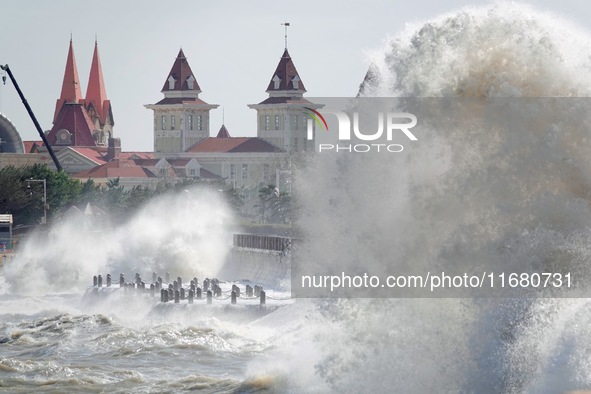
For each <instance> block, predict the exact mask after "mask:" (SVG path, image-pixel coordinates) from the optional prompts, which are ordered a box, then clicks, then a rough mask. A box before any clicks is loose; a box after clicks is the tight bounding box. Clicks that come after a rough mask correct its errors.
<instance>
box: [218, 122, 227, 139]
mask: <svg viewBox="0 0 591 394" xmlns="http://www.w3.org/2000/svg"><path fill="white" fill-rule="evenodd" d="M216 138H230V133H229V132H228V129H226V126H224V125H222V127H221V128H220V131H219V132H218V135H217V137H216Z"/></svg>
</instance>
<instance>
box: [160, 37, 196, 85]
mask: <svg viewBox="0 0 591 394" xmlns="http://www.w3.org/2000/svg"><path fill="white" fill-rule="evenodd" d="M171 91H192V92H195V93H201V88H200V87H199V84H198V83H197V80H196V79H195V76H194V75H193V71H191V67H190V66H189V62H188V61H187V58H186V57H185V54H184V53H183V48H181V49H180V51H179V54H178V56H177V57H176V60H175V61H174V64H173V65H172V68H171V69H170V72H169V73H168V76H167V77H166V81H165V82H164V86H163V87H162V92H171Z"/></svg>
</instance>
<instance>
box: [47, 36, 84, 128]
mask: <svg viewBox="0 0 591 394" xmlns="http://www.w3.org/2000/svg"><path fill="white" fill-rule="evenodd" d="M81 100H82V91H81V90H80V79H79V78H78V69H77V68H76V57H75V56H74V46H73V45H72V40H71V39H70V48H69V49H68V58H67V60H66V70H65V71H64V80H63V82H62V92H61V94H60V98H59V99H58V100H57V103H56V104H55V111H54V115H53V122H54V123H55V121H56V119H57V117H58V115H59V113H60V111H61V109H62V107H63V105H64V104H65V103H79V102H80V101H81Z"/></svg>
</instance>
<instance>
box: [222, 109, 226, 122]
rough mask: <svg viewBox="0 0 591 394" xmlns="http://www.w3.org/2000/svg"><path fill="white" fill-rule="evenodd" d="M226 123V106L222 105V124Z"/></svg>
mask: <svg viewBox="0 0 591 394" xmlns="http://www.w3.org/2000/svg"><path fill="white" fill-rule="evenodd" d="M224 124H226V113H225V110H224V107H222V125H224Z"/></svg>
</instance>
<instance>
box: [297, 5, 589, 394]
mask: <svg viewBox="0 0 591 394" xmlns="http://www.w3.org/2000/svg"><path fill="white" fill-rule="evenodd" d="M588 53H591V36H590V35H589V34H588V33H587V32H585V31H583V30H582V29H579V28H577V27H576V26H573V25H572V24H571V23H569V22H567V21H564V20H561V19H560V18H558V17H557V16H555V15H552V14H548V13H542V12H539V11H536V10H534V9H533V8H531V7H529V6H525V5H519V4H514V3H494V4H492V5H489V6H486V7H474V8H466V9H462V10H460V11H457V12H454V13H450V14H447V15H443V16H441V17H439V18H436V19H434V20H431V21H428V22H425V23H424V24H418V25H414V26H411V27H409V28H408V29H407V30H406V31H404V32H402V33H400V34H399V35H397V36H396V37H394V38H393V39H392V40H391V41H390V42H389V43H388V44H387V45H386V46H385V48H384V49H383V50H381V51H377V52H376V53H375V54H374V58H373V64H372V65H371V67H370V70H369V72H368V75H367V77H366V79H365V81H363V83H362V86H361V88H360V95H362V96H368V97H371V96H397V97H445V98H467V97H472V98H478V99H487V98H491V99H494V98H501V97H511V98H515V99H513V100H517V99H516V98H526V97H587V96H589V93H590V88H591V83H590V82H591V63H590V61H589V57H588V56H587V55H586V54H588ZM524 100H525V99H524ZM515 103H520V101H514V102H512V103H511V104H508V105H512V104H515ZM584 103H586V101H584V100H580V99H579V101H576V100H574V101H570V102H569V101H566V102H564V103H562V105H564V112H562V113H563V114H564V116H563V117H562V118H560V117H559V118H556V117H555V116H554V115H550V114H549V113H544V112H540V113H537V114H532V113H525V112H524V113H523V114H520V113H519V111H518V110H516V111H514V112H513V113H514V116H521V117H522V120H525V119H529V121H530V123H524V124H536V126H537V127H536V129H535V130H531V129H522V128H519V127H516V128H513V129H511V128H498V129H495V128H493V129H490V128H489V129H487V128H483V127H479V126H478V125H477V124H476V125H475V124H474V123H472V122H470V121H469V119H468V118H469V116H474V114H473V113H471V112H467V113H466V119H461V118H460V119H457V122H455V123H454V122H451V121H450V122H448V123H447V124H443V125H441V126H442V127H440V128H437V127H431V128H430V129H429V131H428V132H425V134H423V135H419V136H418V139H419V141H417V142H416V143H412V144H410V143H409V144H406V146H405V151H404V152H403V153H401V154H397V155H390V156H389V157H384V155H379V154H378V155H363V154H357V155H356V154H324V155H318V157H316V158H315V159H314V161H313V162H312V164H311V165H310V166H309V167H307V168H306V169H304V170H302V172H301V174H299V177H298V182H297V187H296V190H298V193H299V195H298V197H299V198H300V199H301V201H302V202H303V206H304V207H305V208H304V210H303V213H302V215H301V217H300V220H299V224H300V226H301V228H302V229H304V232H305V244H306V246H305V247H304V248H303V249H304V250H303V252H302V253H303V256H300V258H303V259H309V260H310V261H312V263H311V264H310V266H311V267H313V266H314V264H316V265H317V266H318V267H327V266H328V267H330V268H331V269H332V270H333V271H334V274H340V272H341V271H342V270H347V269H354V268H355V267H356V268H359V267H363V268H365V269H366V271H367V272H368V273H369V274H372V273H373V272H378V273H387V272H388V271H390V272H392V273H395V270H396V268H397V267H398V266H400V265H405V264H406V265H409V266H413V267H416V268H417V270H418V271H419V272H421V270H425V271H426V270H427V268H440V269H445V268H451V267H453V264H454V262H458V265H459V266H461V267H466V266H469V265H470V263H472V264H473V265H474V266H475V267H479V266H480V264H481V263H483V262H484V263H485V264H487V265H488V266H490V265H491V264H495V265H496V266H497V267H507V268H510V267H512V266H520V267H525V268H528V269H531V270H535V269H536V268H537V269H540V267H543V268H549V267H551V268H552V269H554V270H572V271H573V272H578V273H581V274H588V272H589V268H588V266H589V258H590V257H591V248H590V247H589V240H590V236H591V226H590V224H591V207H590V202H591V162H590V161H589V157H590V156H589V153H591V149H590V145H589V143H590V142H591V139H590V136H589V134H588V133H589V132H588V130H589V124H590V123H589V117H588V115H586V112H585V111H584V110H583V111H580V109H581V108H583V109H584V108H585V107H584V105H585V104H584ZM571 107H573V108H578V109H579V110H575V111H573V112H569V111H570V109H571ZM569 115H572V116H574V118H573V119H569ZM417 116H418V117H419V120H420V114H417ZM536 116H537V117H538V118H539V123H531V120H532V119H535V117H536ZM311 274H313V272H311ZM588 307H589V302H588V300H587V299H537V300H536V299H479V298H463V299H382V300H344V299H342V300H327V301H319V302H317V313H318V314H319V316H320V317H319V321H320V323H319V325H323V326H326V325H329V326H330V327H331V329H330V330H327V332H326V333H325V334H322V333H319V334H317V335H316V337H315V341H316V343H317V346H318V347H319V348H320V349H322V351H321V354H320V355H319V357H318V358H317V359H316V360H315V361H314V362H315V369H316V373H317V374H318V375H320V376H321V377H323V379H324V381H325V382H327V384H329V386H330V387H331V388H332V389H333V390H335V391H339V392H370V391H371V392H374V391H378V392H380V391H390V390H394V391H395V392H408V393H419V392H420V393H423V392H474V393H493V392H494V393H497V392H507V393H513V392H515V393H522V392H527V393H556V392H563V391H568V390H574V389H591V369H590V368H589V365H590V364H589V362H590V361H589V360H591V353H590V350H591V349H590V347H589V346H588V345H587V338H588V334H589V329H588V328H587V327H588V322H587V321H588V320H589V317H591V314H590V313H589V312H588ZM558 365H564V367H558Z"/></svg>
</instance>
